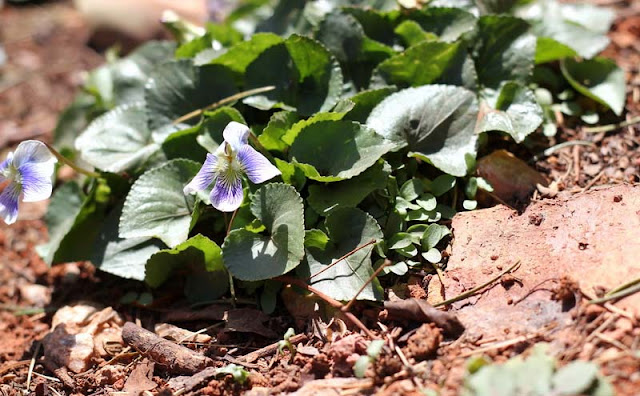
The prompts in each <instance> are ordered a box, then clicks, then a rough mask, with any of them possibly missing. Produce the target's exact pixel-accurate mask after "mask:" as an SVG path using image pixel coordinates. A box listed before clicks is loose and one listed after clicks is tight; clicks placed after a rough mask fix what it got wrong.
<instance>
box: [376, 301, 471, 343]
mask: <svg viewBox="0 0 640 396" xmlns="http://www.w3.org/2000/svg"><path fill="white" fill-rule="evenodd" d="M384 309H386V310H387V313H388V316H387V319H390V320H394V319H405V320H413V321H416V322H421V323H433V324H435V325H436V326H438V327H439V328H441V329H442V331H443V332H444V333H445V334H446V335H448V336H450V337H453V338H457V337H459V336H460V335H461V334H462V333H463V332H464V325H463V324H462V323H461V322H460V321H459V320H458V318H457V317H456V316H455V315H454V314H452V313H449V312H444V311H440V310H437V309H435V308H434V307H432V306H431V305H430V304H429V303H428V302H426V301H424V300H418V299H415V298H408V299H406V300H400V301H385V303H384Z"/></svg>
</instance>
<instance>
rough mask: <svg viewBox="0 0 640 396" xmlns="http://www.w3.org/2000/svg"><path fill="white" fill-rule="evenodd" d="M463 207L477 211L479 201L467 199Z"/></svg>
mask: <svg viewBox="0 0 640 396" xmlns="http://www.w3.org/2000/svg"><path fill="white" fill-rule="evenodd" d="M462 207H463V208H464V209H465V210H475V209H476V208H477V207H478V201H475V200H471V199H465V200H464V201H462Z"/></svg>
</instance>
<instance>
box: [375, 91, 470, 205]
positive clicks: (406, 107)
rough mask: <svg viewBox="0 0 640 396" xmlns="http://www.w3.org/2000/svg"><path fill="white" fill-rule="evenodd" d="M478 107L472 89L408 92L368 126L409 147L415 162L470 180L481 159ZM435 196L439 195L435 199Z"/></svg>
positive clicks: (392, 99) (393, 98)
mask: <svg viewBox="0 0 640 396" xmlns="http://www.w3.org/2000/svg"><path fill="white" fill-rule="evenodd" d="M477 115H478V105H477V100H476V98H475V95H474V94H473V93H472V92H470V91H468V90H467V89H464V88H460V87H454V86H448V85H427V86H423V87H419V88H407V89H404V90H402V91H400V92H397V93H395V94H392V95H390V96H389V97H387V98H386V99H385V100H383V101H382V102H381V103H380V104H379V105H378V106H376V107H375V108H374V109H373V111H372V112H371V115H369V118H368V119H367V126H369V127H371V128H373V129H374V130H376V132H378V133H379V134H380V135H382V136H383V137H385V138H386V139H388V140H391V141H392V142H394V144H395V146H396V149H400V148H402V147H408V148H409V150H410V152H409V156H412V157H418V158H420V159H423V160H427V161H429V162H430V163H432V164H433V165H434V166H435V167H436V168H438V169H440V170H442V171H444V172H446V173H449V174H451V175H454V176H464V175H465V174H466V173H467V169H468V163H469V161H470V160H471V159H473V158H475V156H476V141H477V135H476V133H475V124H476V118H477ZM434 195H435V194H434Z"/></svg>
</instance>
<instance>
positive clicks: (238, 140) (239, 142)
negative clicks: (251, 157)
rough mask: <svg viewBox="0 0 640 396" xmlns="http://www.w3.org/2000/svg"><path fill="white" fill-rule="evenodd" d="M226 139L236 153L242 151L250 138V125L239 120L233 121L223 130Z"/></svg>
mask: <svg viewBox="0 0 640 396" xmlns="http://www.w3.org/2000/svg"><path fill="white" fill-rule="evenodd" d="M222 136H223V137H224V141H225V142H227V143H229V146H231V148H232V149H233V152H234V153H237V152H238V151H240V149H241V148H242V146H244V145H246V144H247V141H248V139H249V127H248V126H246V125H243V124H241V123H239V122H235V121H231V122H230V123H229V124H227V126H226V128H224V131H222Z"/></svg>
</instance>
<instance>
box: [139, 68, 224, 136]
mask: <svg viewBox="0 0 640 396" xmlns="http://www.w3.org/2000/svg"><path fill="white" fill-rule="evenodd" d="M234 93H236V87H235V85H234V82H233V78H232V74H231V72H230V71H229V69H227V68H226V67H224V66H221V65H205V66H199V67H197V66H194V65H193V64H192V63H191V61H190V60H186V59H182V60H177V61H171V62H166V63H163V64H161V65H159V66H158V67H157V68H156V69H155V70H154V71H153V72H152V73H151V74H150V76H149V80H148V81H147V85H146V86H145V101H146V103H147V116H148V122H149V128H150V129H152V130H154V129H157V128H160V127H164V126H167V125H171V124H172V123H173V121H174V120H176V119H177V118H179V117H181V116H183V115H185V114H187V113H190V112H191V111H193V110H197V109H201V108H204V107H206V106H209V105H210V104H212V103H214V102H217V101H219V100H221V99H223V98H226V97H229V96H231V95H233V94H234Z"/></svg>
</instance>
